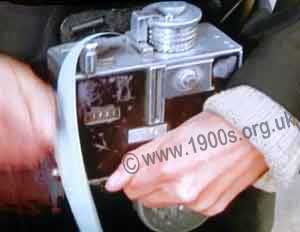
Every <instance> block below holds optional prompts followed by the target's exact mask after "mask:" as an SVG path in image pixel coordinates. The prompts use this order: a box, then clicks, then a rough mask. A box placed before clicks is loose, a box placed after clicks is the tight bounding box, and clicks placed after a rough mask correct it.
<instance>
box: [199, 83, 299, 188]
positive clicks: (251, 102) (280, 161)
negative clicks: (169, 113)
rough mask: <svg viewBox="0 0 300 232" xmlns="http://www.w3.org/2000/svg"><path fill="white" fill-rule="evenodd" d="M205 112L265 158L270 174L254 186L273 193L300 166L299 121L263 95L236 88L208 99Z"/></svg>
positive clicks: (292, 175) (241, 87)
mask: <svg viewBox="0 0 300 232" xmlns="http://www.w3.org/2000/svg"><path fill="white" fill-rule="evenodd" d="M203 110H204V111H209V112H213V113H215V114H218V115H219V116H221V117H223V118H224V119H226V120H227V121H228V122H229V123H231V124H232V125H233V126H234V127H236V128H238V129H239V130H240V131H241V132H242V133H243V135H244V136H245V137H246V138H248V139H249V141H250V142H251V143H252V144H253V145H254V146H256V148H257V149H258V150H259V151H260V152H261V153H262V154H263V155H264V158H265V160H266V163H267V164H268V166H269V168H270V171H269V172H268V173H267V174H266V175H265V176H263V177H262V178H261V179H260V180H259V181H258V182H257V183H256V186H257V187H260V188H262V189H264V190H266V191H274V186H273V187H272V184H275V187H276V186H277V185H278V184H288V183H290V182H291V181H292V178H293V177H294V175H295V174H296V173H297V171H298V167H299V164H300V129H299V122H298V121H297V120H296V119H295V118H294V117H293V116H292V115H291V114H290V113H289V112H287V111H286V110H285V109H284V108H283V107H282V106H280V105H279V104H278V103H276V102H274V101H273V100H272V99H271V98H270V97H268V96H266V95H265V94H263V93H262V92H260V91H258V90H256V89H254V88H252V87H249V86H239V87H235V88H232V89H229V90H226V91H223V92H221V93H219V94H217V95H214V96H212V97H210V98H209V99H208V100H207V101H206V102H205V104H204V109H203Z"/></svg>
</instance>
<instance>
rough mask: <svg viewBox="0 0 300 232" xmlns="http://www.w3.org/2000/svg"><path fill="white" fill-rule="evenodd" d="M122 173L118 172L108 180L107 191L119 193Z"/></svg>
mask: <svg viewBox="0 0 300 232" xmlns="http://www.w3.org/2000/svg"><path fill="white" fill-rule="evenodd" d="M121 180H122V173H121V172H120V171H119V170H117V171H115V172H114V173H113V174H112V175H111V176H110V177H109V178H108V180H107V182H106V184H105V189H106V190H107V191H109V192H116V191H119V190H120V188H121V187H122V186H121Z"/></svg>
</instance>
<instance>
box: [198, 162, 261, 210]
mask: <svg viewBox="0 0 300 232" xmlns="http://www.w3.org/2000/svg"><path fill="white" fill-rule="evenodd" d="M257 158H258V159H263V158H262V157H257ZM265 169H266V166H265V163H264V162H257V165H256V167H255V168H254V170H252V171H249V172H247V173H246V174H245V175H244V176H241V177H240V178H239V179H238V180H237V181H236V182H235V183H234V184H233V185H232V187H231V188H229V189H228V190H227V191H226V192H225V193H224V194H223V195H222V196H221V197H220V198H219V199H218V200H217V202H216V203H215V204H214V205H212V206H211V207H210V208H208V209H207V210H205V211H203V212H202V213H203V214H204V215H207V216H214V215H217V214H219V213H221V212H223V211H224V210H225V209H226V208H227V206H228V205H229V204H230V203H231V202H232V201H233V199H234V198H236V196H237V195H239V194H240V193H241V192H242V191H244V190H245V189H246V188H248V187H249V186H250V185H251V184H253V183H254V182H255V181H256V180H257V179H258V178H259V177H260V176H261V173H263V172H264V171H265Z"/></svg>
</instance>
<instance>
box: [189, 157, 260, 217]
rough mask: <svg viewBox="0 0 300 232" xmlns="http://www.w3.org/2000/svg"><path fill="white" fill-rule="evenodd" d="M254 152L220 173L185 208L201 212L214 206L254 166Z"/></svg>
mask: <svg viewBox="0 0 300 232" xmlns="http://www.w3.org/2000/svg"><path fill="white" fill-rule="evenodd" d="M257 155H260V154H258V153H257V152H256V151H253V153H249V155H247V156H245V157H244V158H243V159H241V160H240V161H239V162H237V163H236V164H234V165H233V166H232V167H231V168H230V171H226V172H224V173H222V175H221V176H220V177H219V178H217V179H216V180H215V181H213V182H212V183H210V184H209V185H208V186H207V187H206V188H205V189H204V190H203V191H202V192H201V193H200V194H199V195H198V198H197V200H196V201H195V202H192V203H190V204H187V205H186V206H187V207H188V208H190V209H191V210H194V211H196V212H202V211H205V210H207V209H208V208H210V207H211V206H212V205H214V204H215V203H216V202H217V200H218V199H219V198H220V197H221V196H222V195H223V194H224V192H226V190H227V189H229V188H230V187H231V186H232V185H233V184H234V183H235V182H236V181H237V180H238V179H239V178H240V177H241V176H243V175H245V174H246V172H248V171H249V168H251V167H253V165H255V164H256V161H257V159H256V157H257Z"/></svg>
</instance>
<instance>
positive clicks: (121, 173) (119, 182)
mask: <svg viewBox="0 0 300 232" xmlns="http://www.w3.org/2000/svg"><path fill="white" fill-rule="evenodd" d="M132 176H133V174H131V173H129V172H127V171H126V169H125V168H124V167H123V165H122V164H121V165H119V167H118V168H117V170H116V171H115V172H114V173H113V174H112V175H111V176H110V177H109V178H108V180H107V182H106V184H105V189H106V190H107V191H109V192H117V191H120V190H122V189H123V188H124V187H125V185H126V184H128V183H129V181H130V180H131V178H132Z"/></svg>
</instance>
